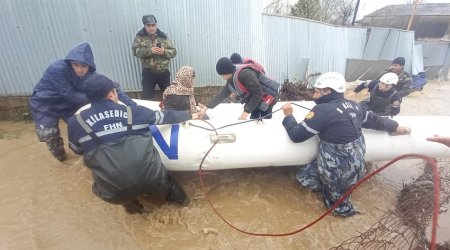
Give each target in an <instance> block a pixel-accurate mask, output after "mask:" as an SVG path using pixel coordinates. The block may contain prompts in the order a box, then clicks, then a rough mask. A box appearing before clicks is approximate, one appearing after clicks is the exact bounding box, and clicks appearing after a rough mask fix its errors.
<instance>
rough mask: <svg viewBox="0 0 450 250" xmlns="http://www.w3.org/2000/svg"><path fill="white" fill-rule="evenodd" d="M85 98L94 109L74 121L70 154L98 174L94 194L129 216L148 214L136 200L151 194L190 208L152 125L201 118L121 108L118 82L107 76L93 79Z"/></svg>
mask: <svg viewBox="0 0 450 250" xmlns="http://www.w3.org/2000/svg"><path fill="white" fill-rule="evenodd" d="M85 92H86V95H87V97H88V98H89V100H90V101H91V107H90V108H88V109H86V110H83V111H81V112H80V113H79V114H76V115H75V116H73V117H72V118H70V119H69V122H68V135H69V146H70V148H71V149H72V150H73V151H74V152H75V153H76V154H79V155H83V159H84V163H85V165H86V166H87V167H88V168H89V169H91V170H92V176H93V178H94V182H93V184H92V190H93V192H94V193H95V194H96V195H97V196H98V197H100V198H101V199H103V200H105V201H107V202H109V203H112V204H122V205H123V206H125V208H126V210H127V212H129V213H135V212H141V211H142V208H143V207H142V205H141V204H140V203H139V202H138V201H137V200H136V198H137V197H138V196H139V195H141V194H146V193H147V194H160V195H163V196H165V198H166V200H168V201H175V202H178V203H180V204H183V205H187V204H188V203H189V198H188V197H187V195H186V193H185V192H184V190H183V189H182V188H181V186H180V185H179V184H178V183H177V182H176V181H175V180H174V179H173V178H171V176H170V175H169V173H168V172H167V170H166V168H165V166H164V165H163V163H162V162H161V158H160V155H159V153H158V151H157V149H156V148H155V146H154V145H153V140H152V135H151V132H150V128H149V125H152V124H173V123H179V122H183V121H186V120H189V119H198V114H192V115H191V114H189V113H188V112H184V111H174V110H167V111H164V112H162V111H153V110H150V109H148V108H146V107H143V106H124V105H121V104H119V103H118V95H117V89H116V87H115V84H114V82H113V81H111V80H110V79H108V78H107V77H105V76H103V75H94V76H91V77H89V78H88V79H87V80H86V82H85Z"/></svg>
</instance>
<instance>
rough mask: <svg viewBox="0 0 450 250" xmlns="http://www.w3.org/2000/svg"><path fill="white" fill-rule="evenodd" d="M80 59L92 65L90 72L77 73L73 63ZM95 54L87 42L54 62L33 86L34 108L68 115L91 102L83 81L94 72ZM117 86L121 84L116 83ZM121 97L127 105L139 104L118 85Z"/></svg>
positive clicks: (49, 112)
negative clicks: (82, 74) (81, 74)
mask: <svg viewBox="0 0 450 250" xmlns="http://www.w3.org/2000/svg"><path fill="white" fill-rule="evenodd" d="M71 61H78V62H81V63H84V64H86V65H88V66H89V71H88V73H87V74H86V75H85V76H83V77H78V76H77V75H76V74H75V72H74V70H73V68H72V65H71ZM95 70H96V67H95V63H94V54H93V53H92V49H91V46H90V45H89V44H88V43H83V44H80V45H78V46H77V47H75V48H74V49H72V50H71V51H70V52H69V54H68V55H67V56H66V58H65V59H64V60H58V61H56V62H54V63H53V64H51V65H50V66H49V67H48V68H47V70H46V71H45V72H44V75H43V76H42V78H41V79H40V80H39V82H38V83H37V84H36V86H35V87H34V89H33V95H32V96H31V98H30V108H31V110H32V112H33V111H34V113H38V114H39V115H42V116H51V117H56V118H66V119H67V118H69V117H71V116H72V115H73V114H74V113H75V112H76V111H77V110H78V109H79V108H80V107H82V106H83V105H85V104H88V103H89V100H88V98H87V97H86V94H85V93H84V84H83V83H84V81H85V80H86V79H87V78H88V77H89V76H91V75H92V74H95ZM117 87H118V84H117ZM118 94H119V99H120V100H121V101H122V102H124V103H125V104H126V105H136V104H135V103H134V102H133V101H132V100H131V99H130V98H129V97H128V96H127V95H126V94H125V93H124V92H122V91H120V90H119V89H118Z"/></svg>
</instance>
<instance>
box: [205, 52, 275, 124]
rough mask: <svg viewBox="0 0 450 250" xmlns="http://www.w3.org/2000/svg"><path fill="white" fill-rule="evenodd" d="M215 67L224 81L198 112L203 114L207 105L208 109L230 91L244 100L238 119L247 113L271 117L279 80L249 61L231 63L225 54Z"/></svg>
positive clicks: (228, 94) (251, 117) (266, 117)
mask: <svg viewBox="0 0 450 250" xmlns="http://www.w3.org/2000/svg"><path fill="white" fill-rule="evenodd" d="M216 71H217V74H219V75H220V76H221V77H222V78H223V79H224V80H226V81H227V82H226V84H225V86H224V87H223V88H222V89H221V90H220V92H219V93H218V94H217V95H216V96H215V97H214V98H213V99H212V100H211V101H210V102H209V103H208V104H207V105H206V106H205V107H204V108H202V110H201V112H202V114H205V112H206V110H207V109H208V108H210V109H212V108H214V107H216V106H217V105H219V103H221V102H222V101H223V100H225V98H227V97H228V96H230V95H231V94H232V93H233V94H235V95H236V97H238V98H239V99H240V101H241V103H243V104H244V111H243V112H242V114H241V115H240V116H239V119H240V120H245V119H247V118H248V115H249V114H251V115H250V119H261V118H265V119H270V118H272V108H273V105H275V103H276V101H277V98H278V93H279V87H280V84H279V83H277V82H276V81H274V80H272V79H270V78H268V77H267V76H266V75H265V74H264V73H262V70H261V69H260V68H259V67H258V66H257V65H255V64H252V63H249V64H237V65H234V64H233V63H232V62H231V60H230V58H227V57H222V58H220V59H219V60H218V61H217V64H216Z"/></svg>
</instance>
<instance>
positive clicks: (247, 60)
mask: <svg viewBox="0 0 450 250" xmlns="http://www.w3.org/2000/svg"><path fill="white" fill-rule="evenodd" d="M230 60H231V62H232V63H233V64H253V65H254V66H256V67H257V68H258V69H259V71H261V72H262V73H263V74H266V70H265V69H264V67H263V66H262V65H261V64H259V63H257V62H256V61H254V60H253V59H251V58H248V57H244V58H242V57H241V55H239V54H238V53H233V54H231V56H230Z"/></svg>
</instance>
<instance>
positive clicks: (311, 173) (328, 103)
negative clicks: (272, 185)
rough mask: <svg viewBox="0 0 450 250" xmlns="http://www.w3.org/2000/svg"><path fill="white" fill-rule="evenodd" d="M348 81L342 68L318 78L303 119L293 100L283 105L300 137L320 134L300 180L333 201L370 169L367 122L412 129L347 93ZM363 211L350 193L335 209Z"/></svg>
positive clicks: (289, 126) (290, 129) (291, 131)
mask: <svg viewBox="0 0 450 250" xmlns="http://www.w3.org/2000/svg"><path fill="white" fill-rule="evenodd" d="M345 85H346V82H345V79H344V77H343V76H342V75H341V74H339V73H336V72H328V73H326V74H323V75H321V76H320V77H319V78H318V80H317V82H316V84H315V86H314V87H315V93H314V101H315V102H316V106H314V107H313V109H312V110H311V111H310V112H309V113H308V114H307V115H306V117H305V119H304V120H303V121H302V122H300V123H297V120H296V119H295V118H294V116H293V108H292V106H291V105H290V104H284V105H283V112H284V115H285V118H284V119H283V126H284V127H285V129H286V132H287V134H288V135H289V138H290V139H291V140H292V141H293V142H294V143H298V142H303V141H306V140H308V139H309V138H311V137H313V136H315V135H318V137H319V152H318V156H317V159H316V160H314V161H313V162H311V163H309V164H307V165H306V166H305V167H303V168H301V169H300V171H299V172H298V174H297V176H296V177H297V180H298V181H299V182H300V185H301V186H303V187H306V188H309V189H311V190H313V191H316V192H321V193H322V196H323V199H324V201H325V204H326V205H327V206H328V207H331V206H333V205H334V203H335V202H336V201H337V200H339V198H340V197H341V196H342V195H343V194H344V193H345V192H346V191H347V190H348V189H349V188H350V187H351V186H352V185H354V184H355V183H356V182H357V181H358V180H360V179H361V178H362V177H363V176H364V175H365V165H364V154H365V151H366V146H365V142H364V136H363V134H362V132H361V128H362V127H364V128H370V129H375V130H383V131H387V132H392V133H397V134H406V133H409V131H410V129H409V128H408V127H404V126H400V125H399V124H398V123H397V122H396V121H394V120H391V119H388V118H385V117H381V116H379V115H376V114H374V113H373V112H370V111H367V110H366V109H365V108H364V107H363V106H362V105H360V104H358V103H357V102H354V101H351V100H347V99H345V98H344V95H343V93H344V92H345V88H346V86H345ZM356 213H357V210H356V208H355V207H354V206H353V204H352V203H351V201H350V197H348V198H347V199H345V200H344V201H343V202H342V203H341V204H340V205H339V206H338V207H337V208H335V209H334V210H333V214H334V215H340V216H351V215H354V214H356Z"/></svg>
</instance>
